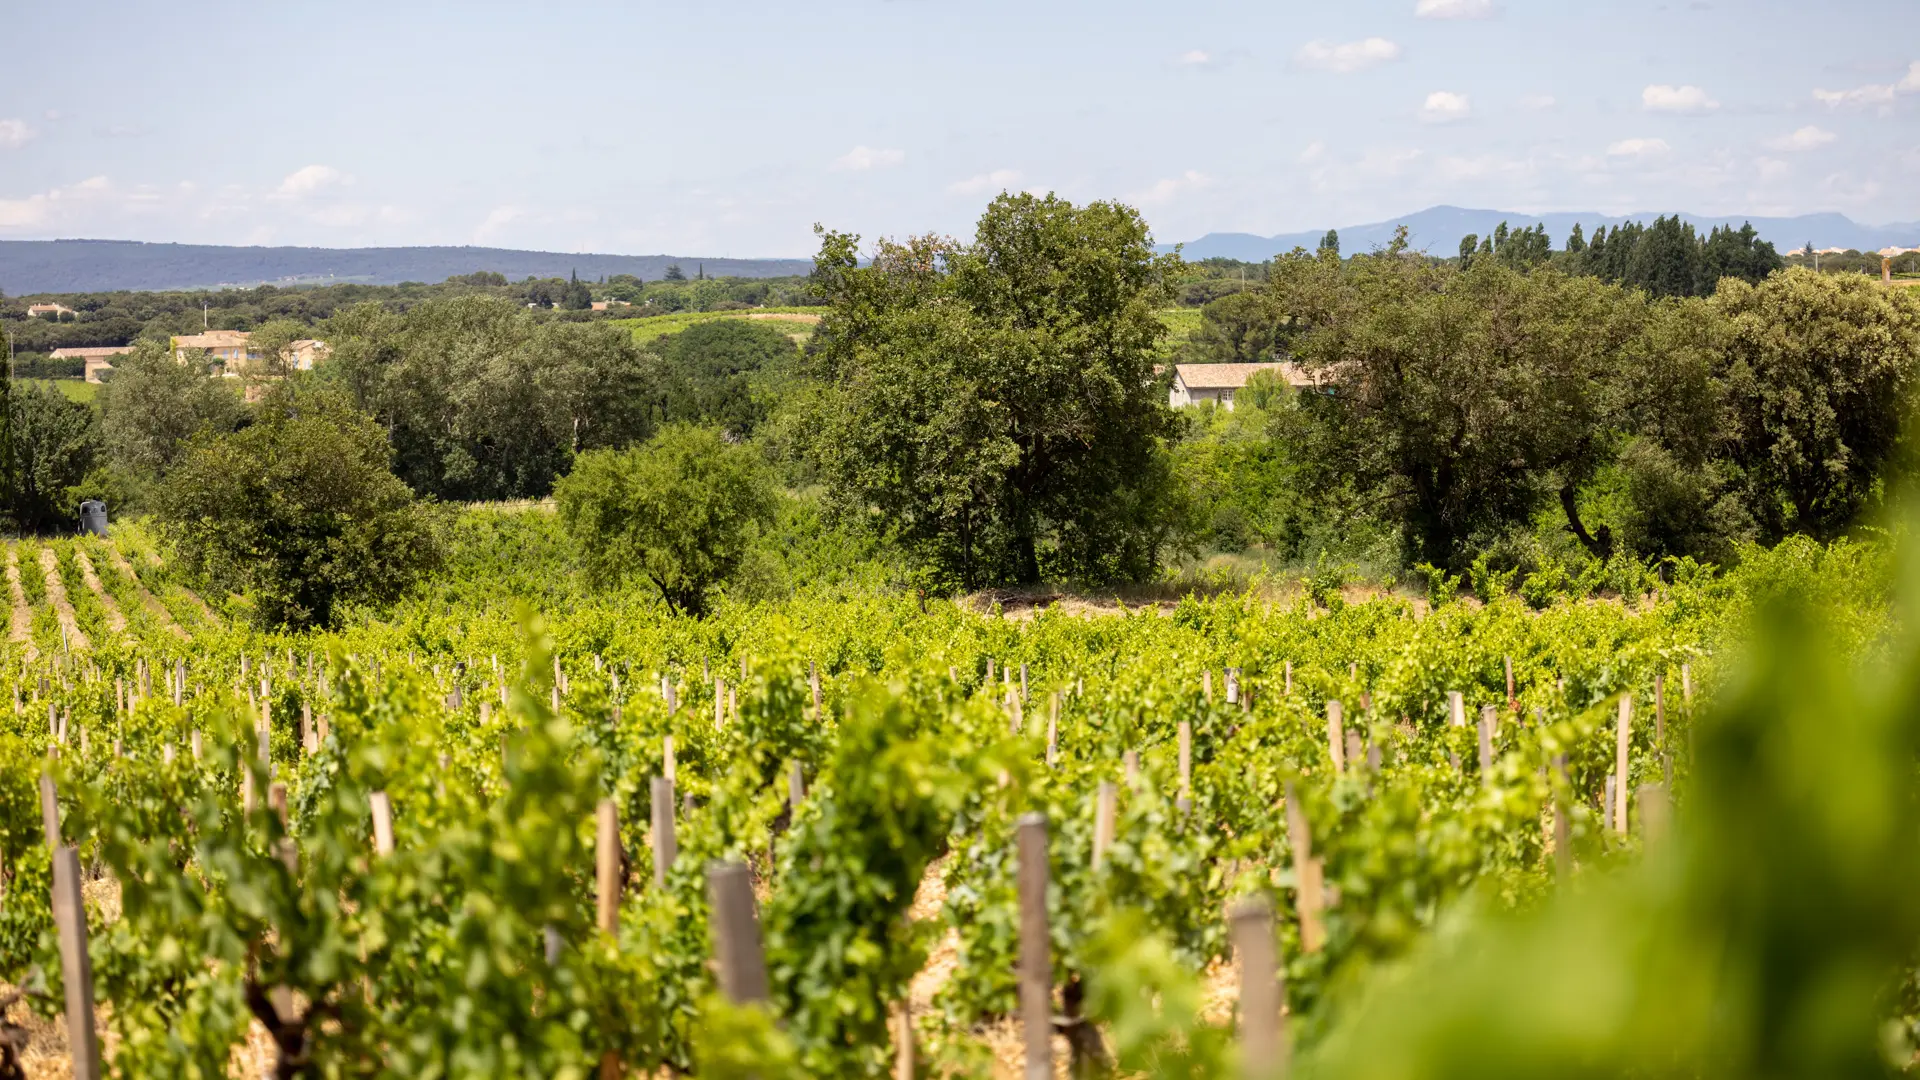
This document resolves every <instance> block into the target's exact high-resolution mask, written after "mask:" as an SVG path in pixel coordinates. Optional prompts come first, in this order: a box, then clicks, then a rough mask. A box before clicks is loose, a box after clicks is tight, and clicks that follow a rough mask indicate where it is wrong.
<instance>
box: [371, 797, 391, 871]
mask: <svg viewBox="0 0 1920 1080" xmlns="http://www.w3.org/2000/svg"><path fill="white" fill-rule="evenodd" d="M367 806H368V808H369V809H371V810H372V811H373V853H374V854H375V855H378V856H380V857H381V858H385V857H387V856H388V855H391V854H393V800H392V799H390V798H388V797H387V793H386V792H384V791H375V792H371V793H369V794H368V795H367Z"/></svg>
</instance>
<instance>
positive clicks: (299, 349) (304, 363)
mask: <svg viewBox="0 0 1920 1080" xmlns="http://www.w3.org/2000/svg"><path fill="white" fill-rule="evenodd" d="M331 352H333V350H332V349H331V348H329V347H328V346H327V343H326V342H324V341H315V340H313V339H312V338H302V339H301V340H299V341H296V342H294V343H293V368H294V370H295V371H312V370H313V365H315V364H317V363H319V362H320V361H322V360H325V359H326V358H327V355H328V354H329V353H331Z"/></svg>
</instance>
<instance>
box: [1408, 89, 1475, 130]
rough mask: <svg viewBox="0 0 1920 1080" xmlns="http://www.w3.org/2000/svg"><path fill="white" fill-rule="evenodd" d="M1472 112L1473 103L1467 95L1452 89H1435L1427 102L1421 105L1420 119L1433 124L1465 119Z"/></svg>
mask: <svg viewBox="0 0 1920 1080" xmlns="http://www.w3.org/2000/svg"><path fill="white" fill-rule="evenodd" d="M1472 114H1473V103H1472V102H1470V101H1468V100H1467V95H1465V94H1456V93H1454V92H1453V91H1451V90H1435V91H1434V92H1433V93H1431V94H1428V95H1427V103H1426V104H1425V105H1422V106H1420V119H1422V120H1425V121H1427V122H1428V123H1432V124H1444V123H1448V122H1450V121H1453V120H1465V119H1466V118H1467V117H1468V116H1470V115H1472Z"/></svg>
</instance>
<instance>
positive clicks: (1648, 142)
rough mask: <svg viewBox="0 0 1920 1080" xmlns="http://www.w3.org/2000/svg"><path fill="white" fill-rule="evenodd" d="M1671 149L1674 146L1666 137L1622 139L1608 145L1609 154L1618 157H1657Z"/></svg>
mask: <svg viewBox="0 0 1920 1080" xmlns="http://www.w3.org/2000/svg"><path fill="white" fill-rule="evenodd" d="M1670 149H1672V147H1670V146H1668V145H1667V140H1665V139H1621V140H1620V141H1619V142H1616V143H1612V144H1610V145H1608V147H1607V156H1608V157H1618V158H1634V157H1657V156H1659V155H1661V154H1664V153H1666V152H1667V151H1668V150H1670Z"/></svg>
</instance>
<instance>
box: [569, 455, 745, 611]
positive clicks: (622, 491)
mask: <svg viewBox="0 0 1920 1080" xmlns="http://www.w3.org/2000/svg"><path fill="white" fill-rule="evenodd" d="M554 499H555V501H556V502H558V504H559V507H560V520H561V523H562V525H563V526H564V527H565V528H566V530H567V533H568V534H569V535H570V536H572V537H573V542H574V545H575V547H576V548H577V550H578V552H579V555H580V561H581V563H582V564H583V565H584V566H585V568H586V570H587V574H588V576H589V577H590V578H591V579H593V581H594V582H595V583H596V584H600V585H605V586H613V585H617V584H620V583H621V582H624V581H626V580H628V579H631V578H633V577H643V578H645V579H646V580H647V581H650V582H652V583H653V585H654V587H655V588H657V589H659V590H660V595H661V597H662V598H663V599H664V600H666V602H667V603H668V605H670V606H671V607H673V608H674V609H675V610H677V611H680V612H683V613H685V614H689V615H698V614H701V613H703V612H704V611H705V610H706V606H707V594H708V592H709V591H710V590H711V589H713V587H714V586H716V585H719V584H721V583H723V582H725V581H727V580H728V579H729V578H731V577H732V576H733V574H734V572H735V571H736V570H738V569H739V567H740V563H741V560H742V559H744V558H745V557H746V554H747V551H748V550H749V548H750V547H751V546H752V544H753V539H754V537H755V536H756V535H757V534H758V532H759V529H760V527H761V526H762V525H763V524H765V523H766V522H768V521H770V520H771V519H772V517H773V511H774V493H773V485H772V482H771V480H770V479H769V478H768V477H767V475H766V472H765V469H764V467H763V466H762V465H761V463H760V460H759V458H758V457H756V456H755V455H754V453H753V451H752V450H751V449H749V448H748V447H745V446H738V445H733V444H730V443H728V442H727V441H726V440H725V439H724V438H722V437H721V434H720V432H719V431H717V430H715V429H713V428H703V427H694V426H691V425H688V424H669V425H668V426H666V427H665V428H662V429H661V431H660V434H659V435H658V436H656V437H655V438H654V439H653V441H652V442H649V443H647V444H646V445H645V446H640V447H635V448H633V449H630V450H619V451H613V450H595V451H589V452H587V453H585V454H581V455H580V456H579V457H578V458H577V459H575V461H574V468H573V472H572V473H570V474H568V475H567V476H566V478H565V479H563V480H561V481H560V483H559V484H558V485H557V486H556V487H555V488H554Z"/></svg>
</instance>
